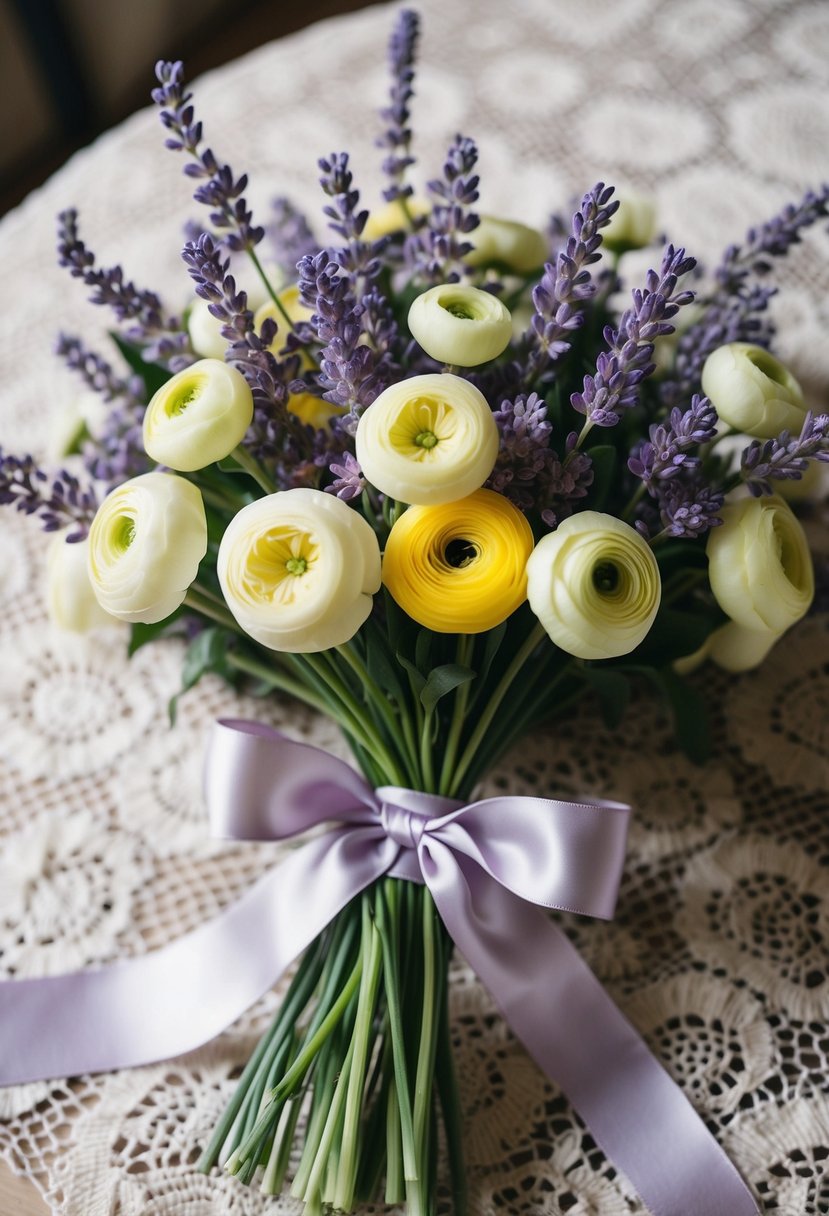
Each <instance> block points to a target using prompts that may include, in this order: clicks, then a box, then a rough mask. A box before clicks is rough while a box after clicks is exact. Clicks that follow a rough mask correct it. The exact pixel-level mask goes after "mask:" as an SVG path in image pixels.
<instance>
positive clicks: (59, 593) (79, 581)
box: [46, 535, 114, 633]
mask: <svg viewBox="0 0 829 1216" xmlns="http://www.w3.org/2000/svg"><path fill="white" fill-rule="evenodd" d="M88 560H89V541H88V540H80V541H75V542H73V543H72V544H71V545H70V544H67V542H66V540H65V538H64V536H63V535H59V536H54V537H53V538H52V541H51V544H50V545H49V548H48V550H47V553H46V578H47V607H48V610H49V617H50V619H51V620H52V621H53V622H54V624H55V625H57V626H58V628H59V629H66V630H68V631H69V632H70V633H87V632H88V631H89V630H90V629H95V628H97V627H98V626H100V625H112V624H114V621H113V618H112V617H111V616H110V614H109V613H108V612H105V611H104V610H103V608H102V607H101V605H100V604H99V603H98V601H97V599H96V598H95V592H94V591H93V589H92V583H91V582H90V581H89V568H88Z"/></svg>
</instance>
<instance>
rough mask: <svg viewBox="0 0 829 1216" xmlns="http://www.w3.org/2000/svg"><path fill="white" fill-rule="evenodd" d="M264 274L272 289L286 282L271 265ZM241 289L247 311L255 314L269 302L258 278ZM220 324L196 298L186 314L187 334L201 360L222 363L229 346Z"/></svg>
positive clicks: (267, 294)
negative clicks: (245, 298)
mask: <svg viewBox="0 0 829 1216" xmlns="http://www.w3.org/2000/svg"><path fill="white" fill-rule="evenodd" d="M265 274H266V276H267V278H268V282H269V283H271V284H272V285H273V287H274V288H275V289H278V288H279V286H280V284H281V283H283V282H284V280H285V276H284V274H283V273H282V271H281V270H280V268H279V267H278V266H276V265H275V264H273V263H271V264H269V265H266V266H265ZM244 286H245V294H246V296H247V307H248V308H249V309H250V310H251V312H254V313H255V312H256V310H257V308H261V306H262V305H263V304H264V303H265V301H266V300H269V299H270V294H269V292H268V289H267V288H266V287H265V284H264V283H263V282H262V280H261V279H260V277H259V275H258V274H254V275H251V278H250V281H249V282H246V283H245V284H244ZM223 324H224V322H223V321H220V320H219V318H218V317H214V316H213V313H212V312H211V311H210V308H209V305H208V301H207V300H203V299H202V297H201V296H196V298H195V300H193V302H192V303H191V304H190V306H189V309H188V312H187V332H188V333H189V335H190V344H191V346H192V347H193V350H194V351H195V352H196V354H197V355H201V356H202V358H204V359H224V357H225V351H226V350H227V348H228V346H229V345H230V343H229V342H228V340H227V338H225V337H223V336H222V326H223Z"/></svg>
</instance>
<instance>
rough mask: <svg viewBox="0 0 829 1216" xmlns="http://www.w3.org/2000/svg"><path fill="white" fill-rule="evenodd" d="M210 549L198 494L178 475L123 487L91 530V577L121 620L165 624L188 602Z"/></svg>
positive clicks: (152, 477)
mask: <svg viewBox="0 0 829 1216" xmlns="http://www.w3.org/2000/svg"><path fill="white" fill-rule="evenodd" d="M206 552H207V519H206V517H205V513H204V503H203V502H202V497H201V494H200V493H199V491H198V490H197V489H196V487H195V486H194V485H192V484H191V483H190V482H189V481H185V479H184V478H183V477H176V476H174V475H173V474H172V473H144V474H142V476H141V477H133V478H131V479H130V480H129V481H125V482H124V483H123V484H122V485H120V486H117V487H116V488H115V489H114V490H113V491H112V492H111V493H110V494H108V495H107V497H106V498H105V499H104V501H103V502H102V503H101V505H100V507H99V508H98V511H97V514H96V515H95V518H94V519H93V521H92V526H91V528H90V530H89V551H88V570H89V579H90V582H91V584H92V587H93V590H94V592H95V595H96V598H97V600H98V603H99V604H100V605H101V607H102V608H104V609H105V610H106V611H107V612H109V613H111V615H112V616H116V617H118V618H119V619H120V620H122V621H143V622H144V623H145V624H148V625H152V624H154V623H155V622H156V621H163V620H164V618H165V617H168V616H169V615H170V613H171V612H175V610H176V608H178V607H179V605H180V604H182V603H183V602H184V597H185V595H186V594H187V588H188V587H189V586H190V584H191V583H192V582H193V580H194V579H195V577H196V574H197V572H198V568H199V563H200V561H201V560H202V558H203V557H204V555H205V553H206Z"/></svg>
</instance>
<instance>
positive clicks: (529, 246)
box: [463, 215, 549, 274]
mask: <svg viewBox="0 0 829 1216" xmlns="http://www.w3.org/2000/svg"><path fill="white" fill-rule="evenodd" d="M467 239H468V240H469V243H470V244H471V245H472V249H471V250H470V252H469V253H467V254H465V255H464V259H463V260H464V261H465V262H466V263H467V265H468V266H487V265H490V264H492V263H496V264H497V265H499V266H506V267H507V268H508V269H509V270H514V271H515V272H516V273H517V274H526V273H527V272H528V271H530V270H536V269H537V268H538V267H540V266H542V265H543V264H544V262H545V261H547V258H548V256H549V252H548V248H547V242H546V241H545V239H544V236H543V234H542V233H540V232H539V231H538V229H537V228H530V227H529V226H528V225H527V224H520V223H518V221H517V220H504V219H500V218H499V217H497V216H494V215H482V216H481V220H480V223H479V224H478V227H477V228H474V229H473V230H472V232H470V233H469V234H468V238H467Z"/></svg>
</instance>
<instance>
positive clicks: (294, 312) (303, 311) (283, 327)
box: [253, 283, 314, 366]
mask: <svg viewBox="0 0 829 1216" xmlns="http://www.w3.org/2000/svg"><path fill="white" fill-rule="evenodd" d="M276 296H277V299H278V300H279V303H280V304H281V305H282V308H284V309H285V312H286V313H287V314H288V316H289V317H290V319H291V321H310V320H311V317H312V316H313V315H314V314H313V312H312V310H311V309H310V308H306V307H305V305H304V304H303V303H302V300H301V299H300V296H299V286H298V284H296V283H292V284H291V286H290V287H284V288H283V289H282V291H278V292H277V293H276ZM268 320H273V321H276V326H277V329H276V337H275V338H274V340H273V342H272V343H271V345H270V347H269V349H270V351H271V352H272V353H273V354H275V355H278V354H279V352H280V351H281V350H284V348H285V339H286V336H287V334H288V332H289V329H288V323H287V321H286V320H285V316H284V314H283V312H282V310H281V309H280V308H278V307H277V305H276V304H274V302H273V300H271V299H270V298H269V299H267V300H266V301H265V303H264V304H263V305H262V306H261V308H258V309H257V311H256V315H255V316H254V318H253V324H254V327H255V329H256V332H257V333H259V331H260V330H261V328H262V322H263V321H268ZM303 362H304V363H305V365H306V366H310V365H311V361H310V359H308V357H307V356H303Z"/></svg>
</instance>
